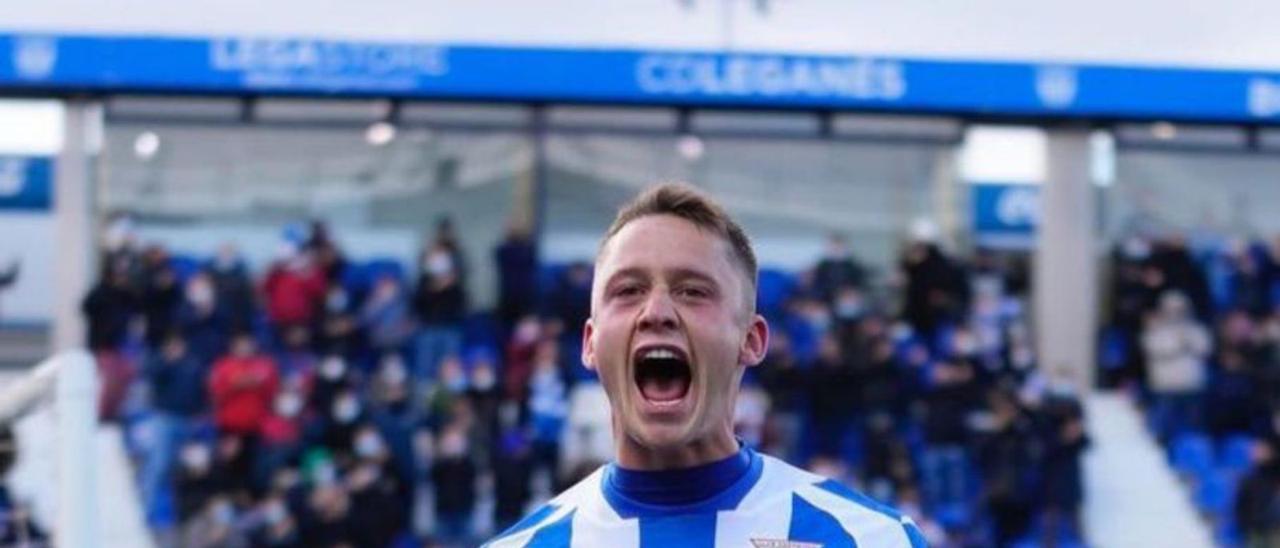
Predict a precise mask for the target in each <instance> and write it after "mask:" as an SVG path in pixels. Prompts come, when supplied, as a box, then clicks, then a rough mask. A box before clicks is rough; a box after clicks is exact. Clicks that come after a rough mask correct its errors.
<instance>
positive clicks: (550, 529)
mask: <svg viewBox="0 0 1280 548" xmlns="http://www.w3.org/2000/svg"><path fill="white" fill-rule="evenodd" d="M575 513H577V510H573V511H571V512H569V513H568V514H565V515H564V517H562V518H560V519H558V520H556V521H554V522H551V523H548V524H547V525H546V526H545V527H542V528H540V529H538V531H537V532H536V533H534V534H533V538H531V539H529V543H528V544H525V545H524V548H565V547H567V546H569V541H570V540H571V539H572V537H573V514H575Z"/></svg>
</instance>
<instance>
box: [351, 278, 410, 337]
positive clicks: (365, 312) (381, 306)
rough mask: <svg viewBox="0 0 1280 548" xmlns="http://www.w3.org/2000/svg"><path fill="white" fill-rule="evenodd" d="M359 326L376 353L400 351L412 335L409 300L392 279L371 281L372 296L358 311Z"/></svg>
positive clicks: (397, 281) (398, 282)
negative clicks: (372, 283) (372, 282)
mask: <svg viewBox="0 0 1280 548" xmlns="http://www.w3.org/2000/svg"><path fill="white" fill-rule="evenodd" d="M360 326H361V327H363V328H364V329H365V333H366V335H367V337H368V340H369V345H370V346H371V347H372V348H373V350H374V351H375V352H377V353H379V354H384V353H387V352H400V351H401V350H402V349H403V348H404V346H405V343H406V342H408V340H409V337H410V336H412V335H413V331H414V325H413V318H412V317H411V316H410V313H409V300H408V298H407V297H405V294H404V290H403V289H402V288H401V287H400V281H399V280H397V279H396V278H395V277H394V276H391V275H383V276H380V277H379V278H378V279H377V281H375V282H374V286H373V291H372V293H371V294H370V295H369V297H368V298H367V299H366V300H365V302H364V306H363V307H362V308H361V309H360Z"/></svg>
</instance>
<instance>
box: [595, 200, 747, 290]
mask: <svg viewBox="0 0 1280 548" xmlns="http://www.w3.org/2000/svg"><path fill="white" fill-rule="evenodd" d="M651 215H671V216H674V217H678V218H680V219H684V220H686V221H689V222H690V223H693V224H694V226H697V227H698V228H700V229H702V230H707V231H710V232H711V233H712V234H715V235H717V236H719V237H721V238H723V239H724V240H725V242H727V243H728V244H729V253H730V257H731V258H732V259H733V263H734V264H735V265H737V266H738V268H739V270H740V271H741V272H742V274H743V276H744V277H745V278H746V280H747V284H746V286H745V289H746V290H747V291H746V293H747V304H748V305H749V306H748V310H752V311H754V310H755V301H756V285H757V283H758V281H757V280H758V266H757V264H756V254H755V251H753V250H752V249H751V238H749V237H748V236H747V233H746V231H744V230H742V227H741V226H740V225H738V223H737V222H736V221H734V220H733V218H732V217H730V216H729V214H728V213H727V212H725V210H724V208H723V207H720V205H719V204H717V203H716V202H715V201H714V200H712V199H711V198H710V197H709V196H707V195H706V194H704V193H702V192H701V191H699V190H697V189H695V188H693V187H692V186H689V185H687V184H684V183H663V184H659V185H655V186H653V187H651V188H649V189H648V190H646V191H644V192H642V193H640V195H639V196H636V197H635V199H633V200H631V201H630V202H629V203H627V204H626V205H624V206H622V208H621V209H619V210H618V216H617V217H615V218H614V219H613V224H611V225H609V230H608V231H606V232H605V235H604V239H603V240H601V241H600V249H599V253H597V257H599V256H603V254H604V250H605V247H606V246H607V245H608V244H609V241H610V240H612V239H613V237H614V235H616V234H617V233H618V232H619V231H621V230H622V229H623V227H625V226H627V224H628V223H630V222H631V221H634V220H636V219H639V218H642V217H648V216H651Z"/></svg>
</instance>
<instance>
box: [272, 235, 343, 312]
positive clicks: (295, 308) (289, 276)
mask: <svg viewBox="0 0 1280 548" xmlns="http://www.w3.org/2000/svg"><path fill="white" fill-rule="evenodd" d="M327 287H328V286H327V282H326V280H325V277H324V272H323V271H321V270H320V268H319V267H317V265H315V264H314V259H313V258H312V256H311V254H310V253H308V252H305V251H299V250H297V249H294V248H289V247H288V246H287V245H286V249H285V252H284V257H283V258H282V259H281V260H280V261H277V262H276V263H275V264H274V265H272V267H271V270H270V271H269V272H268V273H267V278H266V280H265V281H264V282H263V284H262V293H263V295H265V296H266V303H267V316H268V317H270V318H271V321H272V323H273V324H275V326H276V327H277V329H278V330H280V331H283V330H284V329H287V328H288V327H292V326H304V327H308V328H309V327H311V326H312V324H313V323H315V322H316V321H317V320H319V319H320V317H319V314H320V311H321V304H322V303H323V302H324V298H325V292H326V290H327Z"/></svg>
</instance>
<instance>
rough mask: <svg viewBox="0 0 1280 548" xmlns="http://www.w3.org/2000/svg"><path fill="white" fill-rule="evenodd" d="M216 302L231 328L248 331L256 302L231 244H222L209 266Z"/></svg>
mask: <svg viewBox="0 0 1280 548" xmlns="http://www.w3.org/2000/svg"><path fill="white" fill-rule="evenodd" d="M208 273H209V276H210V278H211V279H212V281H213V286H214V293H215V294H216V299H217V302H219V303H222V304H223V307H224V310H225V311H226V317H227V318H228V320H229V321H230V323H231V327H232V329H240V330H244V329H249V328H250V327H252V325H253V321H254V316H255V315H256V307H257V303H256V302H255V300H254V294H253V283H252V282H250V281H249V273H248V271H247V270H246V269H245V265H244V259H242V258H241V257H240V252H239V250H237V249H236V247H235V246H234V245H232V244H223V245H222V246H221V247H219V248H218V253H217V255H216V256H215V257H214V259H213V262H212V264H210V265H209V269H208Z"/></svg>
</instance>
